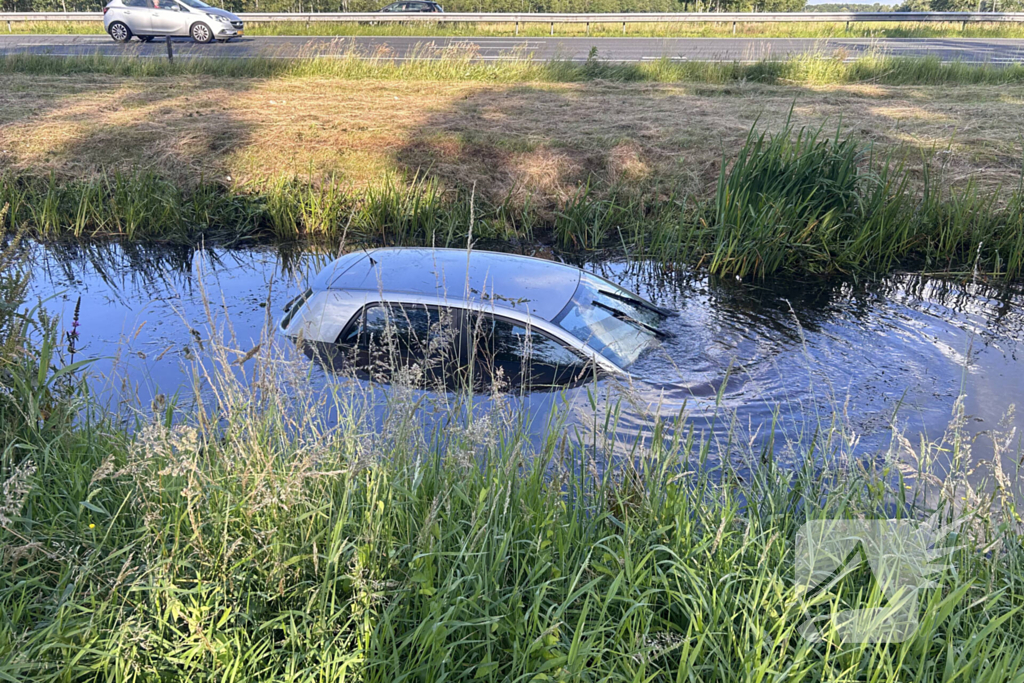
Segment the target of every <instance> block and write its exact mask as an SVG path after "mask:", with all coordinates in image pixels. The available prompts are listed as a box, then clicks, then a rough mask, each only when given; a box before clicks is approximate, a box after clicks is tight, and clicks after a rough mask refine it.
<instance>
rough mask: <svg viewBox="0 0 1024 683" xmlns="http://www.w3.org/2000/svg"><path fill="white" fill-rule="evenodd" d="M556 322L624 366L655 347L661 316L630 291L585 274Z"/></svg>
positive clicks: (620, 365) (556, 318)
mask: <svg viewBox="0 0 1024 683" xmlns="http://www.w3.org/2000/svg"><path fill="white" fill-rule="evenodd" d="M554 322H555V324H557V325H558V326H559V327H561V328H562V329H563V330H565V331H567V332H569V333H570V334H572V335H573V336H574V337H576V338H577V339H579V340H580V341H582V342H584V343H585V344H587V346H589V347H590V348H592V349H594V350H595V351H597V352H598V353H600V354H601V355H602V356H604V357H605V358H607V359H608V360H610V361H612V362H613V363H615V364H616V365H618V366H619V367H620V368H624V367H626V366H628V365H630V364H631V363H633V362H635V361H636V359H637V358H638V357H639V356H640V354H641V353H642V352H643V351H644V350H646V349H648V348H650V347H651V345H652V343H653V341H654V339H655V330H656V329H657V325H658V324H659V323H660V319H659V316H658V315H657V314H655V313H653V312H652V311H651V310H649V309H647V308H645V307H643V306H642V305H640V304H639V303H638V301H637V297H636V296H635V295H633V294H631V293H630V292H628V291H626V290H624V289H621V288H620V287H616V286H615V285H612V284H611V283H609V282H608V281H607V280H603V279H600V278H597V277H594V276H591V275H587V274H585V275H584V276H583V277H581V278H580V284H579V286H578V287H577V288H576V293H575V294H573V297H572V299H571V300H570V301H569V303H568V304H566V306H565V308H564V309H562V311H561V312H560V313H559V314H558V315H557V316H556V317H555V320H554Z"/></svg>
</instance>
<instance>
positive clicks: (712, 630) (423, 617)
mask: <svg viewBox="0 0 1024 683" xmlns="http://www.w3.org/2000/svg"><path fill="white" fill-rule="evenodd" d="M2 272H3V273H5V274H6V273H9V272H13V271H12V270H10V269H8V268H5V269H4V270H3V271H2ZM13 291H14V290H13V289H10V288H8V289H7V290H6V291H5V297H4V301H5V302H7V301H14V300H15V299H16V298H17V297H16V295H15V294H13ZM211 324H213V325H219V323H215V322H214V321H211ZM7 329H8V328H6V327H0V330H4V331H5V334H6V335H7V336H6V337H5V339H3V340H0V341H3V342H4V343H3V344H0V349H5V352H4V355H3V357H2V358H0V370H2V372H3V375H2V376H3V382H4V383H3V387H4V391H3V392H0V415H2V416H3V418H4V419H3V420H2V422H0V443H2V444H3V450H2V452H0V482H3V487H2V497H0V541H2V542H0V672H2V674H3V676H4V677H5V678H6V679H9V680H19V681H20V680H32V681H69V680H75V681H99V680H104V681H155V680H160V681H215V680H216V681H223V680H239V681H242V680H244V681H264V680H266V681H279V680H293V681H343V680H359V681H399V680H410V679H415V680H425V681H434V680H440V679H442V678H445V679H449V680H456V681H463V680H483V681H547V680H560V681H563V680H564V681H581V680H595V681H597V680H604V681H619V680H622V681H627V680H628V681H636V680H648V681H679V680H702V681H735V680H755V679H756V680H785V681H837V682H838V681H873V682H877V681H884V682H889V681H892V682H896V681H904V680H915V681H923V682H931V681H950V682H952V681H978V680H983V681H1017V682H1019V681H1020V680H1021V673H1020V672H1021V669H1022V665H1024V660H1022V658H1024V620H1021V619H1020V612H1021V609H1022V607H1024V554H1022V550H1021V548H1022V545H1021V540H1022V536H1021V533H1022V532H1021V528H1020V521H1019V520H1020V518H1019V516H1017V512H1016V510H1015V509H1014V507H1013V503H1012V501H1010V500H1006V499H1003V498H1001V497H999V496H993V495H987V494H984V493H982V491H983V490H984V489H980V490H979V489H976V488H971V487H970V486H969V485H968V484H967V482H966V478H965V476H964V473H963V467H962V465H963V463H964V462H965V461H967V460H968V458H967V451H968V450H969V448H970V446H969V443H968V441H967V439H966V438H965V437H964V435H963V433H962V432H961V431H960V430H961V429H962V428H963V424H964V420H965V419H966V418H965V416H964V415H963V414H962V410H961V409H959V408H958V409H957V412H956V414H955V415H954V416H953V421H952V423H951V425H950V429H949V432H948V433H947V434H946V435H945V436H944V437H943V438H942V439H940V440H939V441H936V442H928V441H924V442H921V443H920V444H919V445H918V446H916V447H914V446H910V445H909V442H907V441H905V440H900V439H894V441H893V446H892V448H891V450H890V452H888V453H885V454H880V455H878V456H877V457H873V458H871V459H870V460H869V461H867V462H865V461H862V460H860V459H859V458H857V457H855V456H854V455H853V453H852V452H851V450H850V449H851V448H852V447H853V444H855V443H856V442H857V438H856V437H855V435H853V434H852V433H848V432H847V431H846V428H845V427H844V421H843V419H842V416H841V415H838V414H837V415H835V416H832V417H831V418H830V417H829V416H819V418H818V419H819V422H818V429H817V430H810V429H807V426H806V425H804V426H803V427H802V428H801V427H799V426H797V425H775V427H776V429H777V430H778V431H777V433H778V434H782V433H783V432H786V433H802V434H805V435H806V437H805V439H806V440H804V441H791V442H787V443H783V440H782V439H781V438H779V439H778V441H776V440H775V439H771V438H767V439H766V440H764V442H763V444H757V445H755V446H751V447H750V448H748V447H746V446H744V445H743V444H747V443H748V442H747V440H746V439H739V438H736V439H729V438H727V437H723V438H722V439H717V440H715V441H710V440H706V439H704V438H703V437H702V436H701V435H700V434H699V433H697V432H694V431H692V430H691V429H690V425H689V424H688V423H687V422H686V420H685V418H680V420H678V421H668V422H663V423H658V424H651V425H648V427H649V428H651V429H652V430H653V434H654V438H653V439H651V440H650V442H648V443H638V444H636V445H635V446H631V445H630V443H629V442H626V443H625V444H624V445H622V444H620V445H619V447H618V448H612V447H611V441H610V439H611V437H612V436H613V434H614V432H615V423H616V419H615V415H616V412H615V409H614V408H612V409H611V410H610V411H609V413H608V415H606V416H605V415H601V414H600V412H599V414H598V419H597V421H596V422H595V424H596V425H603V426H601V427H599V428H598V430H597V433H596V435H586V432H585V430H584V431H583V432H580V431H575V430H569V431H568V432H566V431H565V430H564V425H562V424H560V423H558V422H555V423H553V424H551V425H550V426H549V432H548V433H549V435H550V436H549V438H548V439H547V440H546V442H544V443H542V444H541V445H540V447H539V451H537V450H534V448H533V447H531V446H529V445H528V444H527V442H526V439H525V437H524V434H525V433H526V430H525V429H524V428H523V426H522V424H521V422H520V417H521V416H520V415H519V414H518V413H517V412H516V410H515V409H514V408H513V407H512V405H513V404H512V403H510V402H506V401H504V400H502V399H501V398H500V397H499V398H496V399H495V400H494V401H493V402H492V403H491V404H490V406H489V409H488V410H487V411H485V412H480V411H478V412H477V414H476V416H475V418H474V419H473V421H472V422H467V421H466V419H465V414H466V413H465V411H464V410H462V405H461V399H460V398H459V397H458V396H454V397H449V398H447V399H446V401H447V402H446V403H444V404H443V405H440V406H438V409H439V411H440V412H439V415H440V417H441V418H443V419H441V420H439V423H443V424H445V428H444V430H443V431H440V430H439V431H437V432H434V433H431V432H429V431H428V432H427V433H425V434H424V433H423V432H421V422H420V421H419V419H417V417H416V408H417V406H418V405H419V403H416V404H414V403H413V402H412V401H411V400H408V395H407V394H406V393H405V392H403V391H401V390H398V391H397V392H396V393H395V394H394V397H393V400H392V401H391V402H390V403H389V404H388V405H387V408H386V410H385V415H384V417H383V420H382V423H381V424H379V425H375V423H374V422H373V421H372V420H366V419H365V418H366V414H365V413H364V412H363V409H362V408H360V406H361V397H360V396H359V394H358V391H356V393H351V392H352V388H351V387H348V386H347V385H345V384H343V383H335V384H333V385H332V386H333V387H334V390H333V392H331V391H329V392H328V393H326V394H317V393H316V392H313V391H308V385H307V384H306V381H307V380H306V378H305V377H304V376H303V373H302V371H301V369H299V371H298V372H297V371H296V370H297V369H296V368H294V367H291V366H290V365H289V364H288V363H286V362H283V359H282V358H281V357H280V356H278V354H277V352H276V351H275V350H274V349H273V348H272V345H271V344H269V343H267V344H265V345H264V346H263V347H262V351H260V352H258V353H256V354H255V355H254V356H253V357H252V358H251V359H250V360H249V361H247V364H245V365H243V366H242V367H243V368H244V369H245V370H244V371H245V373H246V374H247V375H249V376H250V377H252V378H256V377H258V378H259V381H258V382H256V381H254V382H253V383H252V385H251V387H250V385H248V384H247V383H246V382H244V381H241V380H240V377H239V374H238V372H239V371H238V369H236V368H235V366H234V365H232V363H233V362H234V359H235V353H233V352H231V351H229V350H227V349H226V348H225V347H224V346H222V345H221V344H220V343H219V342H218V341H217V336H216V334H210V331H206V330H204V332H203V334H204V337H206V338H207V341H206V343H207V347H206V348H207V350H208V351H209V352H210V354H211V357H212V360H210V361H208V362H206V363H205V364H197V365H195V366H194V367H193V368H192V370H193V371H194V376H195V377H197V378H202V380H201V381H203V382H204V383H208V390H212V391H213V392H214V394H215V396H216V400H213V401H210V402H209V403H203V404H200V405H198V406H195V407H184V405H183V404H182V405H176V403H175V401H174V400H171V401H169V402H168V403H165V404H163V405H156V406H154V407H153V408H152V410H153V412H152V413H151V412H150V410H149V409H146V408H141V407H132V408H131V409H130V410H129V411H128V413H127V414H128V415H129V416H130V417H129V418H128V426H129V428H128V429H126V428H125V423H124V422H122V421H121V419H119V418H117V417H116V416H113V415H110V414H106V413H104V412H103V411H101V410H99V409H98V408H96V407H90V404H89V401H88V394H87V383H86V382H87V380H84V379H82V376H81V373H82V372H83V369H79V370H78V371H74V372H69V371H68V370H67V369H66V367H67V366H65V365H64V361H63V360H62V359H61V358H60V356H61V355H66V352H65V351H58V352H57V353H55V354H54V355H50V353H52V352H53V350H54V348H61V349H62V348H63V347H64V344H63V343H61V344H59V345H58V344H57V338H56V336H55V334H54V331H53V330H51V331H50V332H48V333H47V332H41V333H40V334H39V335H38V336H33V337H30V338H24V337H19V336H11V335H10V334H9V333H7ZM267 341H269V340H267ZM47 349H49V351H47ZM51 367H52V368H53V369H51ZM58 368H59V369H58ZM296 388H305V389H307V390H302V391H295V389H296ZM207 395H209V394H207ZM56 406H61V407H64V408H65V409H64V410H57V409H55V407H56ZM331 412H336V413H338V414H340V415H341V416H342V417H341V419H340V421H339V422H335V421H333V420H329V419H327V418H326V417H324V416H325V415H326V414H329V413H331ZM76 414H77V415H79V417H78V419H77V420H72V415H76ZM722 417H723V420H727V419H728V416H726V415H723V416H722ZM790 427H792V430H790ZM994 437H995V439H994V440H995V441H996V451H995V453H996V460H997V461H998V459H999V458H1004V459H1005V458H1010V457H1013V458H1016V457H1017V456H1019V454H1016V455H1015V454H1014V453H1013V451H1012V448H1010V445H1009V444H1010V443H1011V441H1012V438H1007V437H1006V435H1002V434H998V433H997V434H994ZM1008 448H1009V449H1010V450H1007V449H1008ZM783 450H784V451H785V453H786V455H785V458H786V459H787V460H789V461H801V460H803V461H804V462H806V466H804V467H800V468H798V469H797V470H796V471H785V470H783V469H781V468H780V467H778V466H777V465H776V464H775V454H776V452H779V453H781V452H782V451H783ZM609 461H610V462H611V463H612V465H613V466H612V467H607V468H601V469H599V468H598V467H597V463H599V462H602V463H603V462H609ZM935 462H949V463H951V466H950V467H949V468H948V469H947V470H946V471H944V472H943V477H944V482H945V483H944V484H941V485H940V484H936V483H935V482H936V480H935V479H934V477H932V476H930V466H929V464H928V463H935ZM718 463H722V464H718ZM897 463H903V465H904V467H902V468H900V467H897ZM915 463H916V465H915ZM741 471H742V472H743V474H742V475H741V474H740V472H741ZM900 472H906V474H907V475H908V476H909V478H907V479H904V478H903V475H902V474H899V473H900ZM993 490H998V489H993ZM965 501H966V502H965ZM934 509H937V510H938V511H939V512H940V513H941V515H942V516H943V518H944V519H945V518H948V517H951V516H953V515H954V514H955V515H956V516H958V517H962V518H964V519H966V520H967V526H966V527H965V528H964V529H962V530H961V531H960V532H959V534H958V536H957V539H956V544H957V545H958V546H960V547H959V549H958V550H956V551H955V552H954V553H953V555H952V557H951V562H950V564H949V566H948V567H947V568H945V569H943V570H941V571H940V572H939V573H938V574H937V575H936V576H933V577H932V578H933V579H935V583H934V584H932V585H930V586H928V587H926V588H923V589H921V590H920V592H919V593H918V597H919V617H920V620H921V621H920V625H919V627H918V628H917V629H916V631H915V632H914V633H913V635H912V636H911V637H910V638H909V639H908V640H906V641H903V642H897V643H890V644H875V643H852V642H844V639H843V638H842V637H841V626H840V624H841V619H842V617H841V613H842V612H843V611H844V610H848V609H873V608H882V607H884V606H885V604H886V598H885V597H884V596H883V595H881V594H880V593H879V592H878V590H877V585H876V584H873V583H872V579H871V576H870V574H869V573H868V571H867V570H866V569H865V568H863V567H860V568H858V567H857V566H856V565H851V566H850V567H849V568H844V569H843V570H841V571H840V572H839V573H838V574H837V575H836V576H835V577H834V580H833V581H831V582H830V583H828V584H827V585H826V586H824V587H823V588H822V590H820V591H818V592H814V593H811V594H804V593H802V592H801V591H800V590H799V589H798V588H797V587H796V586H794V583H793V580H794V578H793V577H794V569H793V567H794V557H795V544H796V535H797V531H798V529H799V528H800V526H801V525H802V524H803V523H804V522H805V521H806V520H809V519H832V518H846V519H858V518H861V517H863V516H868V517H877V516H886V515H888V516H896V517H899V518H904V519H908V518H909V519H923V517H924V516H925V515H927V514H928V513H930V512H931V511H932V510H934ZM808 619H817V622H816V623H817V625H818V627H819V628H820V631H821V640H819V641H817V642H815V641H813V640H809V639H806V638H804V637H803V636H802V635H801V631H800V630H799V629H800V627H801V626H802V625H803V624H805V623H806V622H807V620H808Z"/></svg>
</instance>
